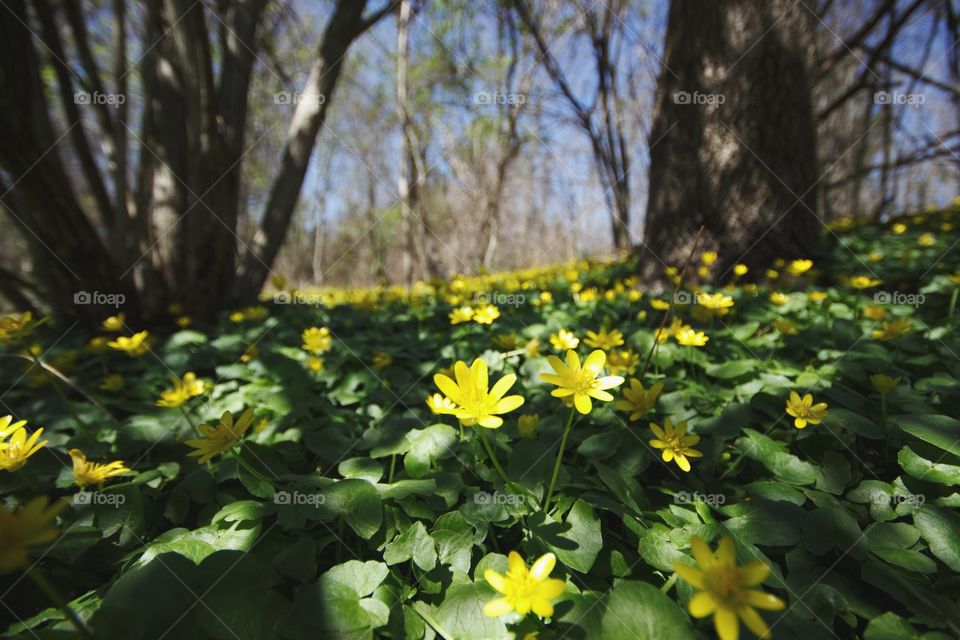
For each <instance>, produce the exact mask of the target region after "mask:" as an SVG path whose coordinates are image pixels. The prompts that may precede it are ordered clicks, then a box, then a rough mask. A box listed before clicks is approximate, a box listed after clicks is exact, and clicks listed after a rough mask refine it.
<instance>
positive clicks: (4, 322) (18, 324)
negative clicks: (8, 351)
mask: <svg viewBox="0 0 960 640" xmlns="http://www.w3.org/2000/svg"><path fill="white" fill-rule="evenodd" d="M42 322H43V320H42V319H41V320H38V321H36V322H34V320H33V314H32V313H30V312H29V311H24V312H23V313H8V314H6V315H3V316H0V342H3V343H6V342H12V341H13V340H17V339H19V338H24V337H26V336H28V335H30V333H32V332H33V330H34V329H35V328H37V327H38V326H39V325H40V324H41V323H42Z"/></svg>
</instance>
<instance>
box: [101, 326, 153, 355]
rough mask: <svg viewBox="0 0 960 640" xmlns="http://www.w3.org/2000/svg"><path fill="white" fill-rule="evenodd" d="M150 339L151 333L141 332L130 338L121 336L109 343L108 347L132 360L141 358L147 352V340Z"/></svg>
mask: <svg viewBox="0 0 960 640" xmlns="http://www.w3.org/2000/svg"><path fill="white" fill-rule="evenodd" d="M149 337H150V332H149V331H140V332H138V333H135V334H133V335H132V336H130V337H129V338H128V337H126V336H120V337H118V338H117V339H116V340H111V341H110V342H108V343H107V346H108V347H110V348H111V349H114V350H116V351H123V352H124V353H126V354H127V355H128V356H130V357H131V358H139V357H140V356H142V355H143V354H145V353H146V352H147V339H148V338H149Z"/></svg>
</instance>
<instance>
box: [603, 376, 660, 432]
mask: <svg viewBox="0 0 960 640" xmlns="http://www.w3.org/2000/svg"><path fill="white" fill-rule="evenodd" d="M661 391H663V383H662V382H657V383H656V384H654V385H653V386H652V387H650V390H649V391H645V390H644V388H643V383H641V382H640V381H639V380H637V379H636V378H630V388H629V389H624V390H623V399H622V400H617V402H616V404H615V405H613V406H614V407H615V408H617V409H619V410H620V411H629V412H630V421H631V422H633V421H634V420H639V419H640V418H641V417H643V416H644V415H646V414H647V412H648V411H650V409H652V408H653V405H654V404H656V402H657V398H658V397H659V396H660V392H661Z"/></svg>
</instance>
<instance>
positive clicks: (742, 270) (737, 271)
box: [733, 264, 750, 278]
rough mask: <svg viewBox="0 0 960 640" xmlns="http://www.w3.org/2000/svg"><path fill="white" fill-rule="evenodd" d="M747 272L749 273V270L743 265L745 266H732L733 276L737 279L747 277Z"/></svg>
mask: <svg viewBox="0 0 960 640" xmlns="http://www.w3.org/2000/svg"><path fill="white" fill-rule="evenodd" d="M748 271H750V268H749V267H748V266H747V265H745V264H735V265H733V275H735V276H737V277H738V278H739V277H740V276H745V275H747V272H748Z"/></svg>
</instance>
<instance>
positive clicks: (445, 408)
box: [427, 393, 457, 415]
mask: <svg viewBox="0 0 960 640" xmlns="http://www.w3.org/2000/svg"><path fill="white" fill-rule="evenodd" d="M427 406H428V407H430V411H432V412H433V413H436V414H440V415H444V414H446V415H452V414H453V413H454V412H455V411H456V410H457V405H456V404H455V403H454V402H453V400H451V399H450V398H447V397H446V396H444V395H443V394H442V393H434V394H432V395H430V396H429V397H428V398H427Z"/></svg>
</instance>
